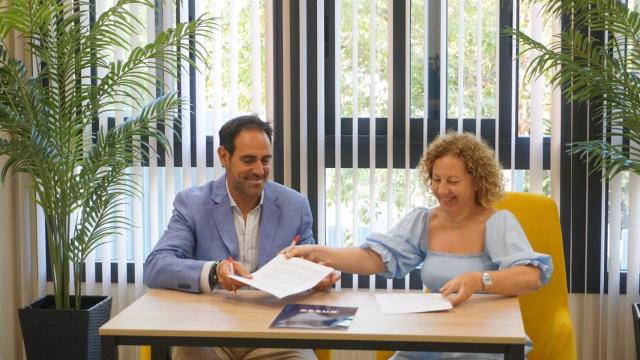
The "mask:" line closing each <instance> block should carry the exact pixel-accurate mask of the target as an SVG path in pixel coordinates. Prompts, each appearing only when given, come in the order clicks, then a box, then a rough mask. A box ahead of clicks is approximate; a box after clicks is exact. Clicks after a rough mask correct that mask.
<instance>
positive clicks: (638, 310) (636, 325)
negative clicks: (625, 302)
mask: <svg viewBox="0 0 640 360" xmlns="http://www.w3.org/2000/svg"><path fill="white" fill-rule="evenodd" d="M631 312H632V313H633V332H634V333H635V334H636V359H638V360H640V303H635V304H631Z"/></svg>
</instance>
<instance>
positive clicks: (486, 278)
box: [482, 271, 493, 291]
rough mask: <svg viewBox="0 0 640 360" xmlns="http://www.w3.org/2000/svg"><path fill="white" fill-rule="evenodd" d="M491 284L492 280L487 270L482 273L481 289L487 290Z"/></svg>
mask: <svg viewBox="0 0 640 360" xmlns="http://www.w3.org/2000/svg"><path fill="white" fill-rule="evenodd" d="M491 285H493V280H492V279H491V274H489V273H488V272H486V271H485V272H483V273H482V290H484V291H487V290H489V288H490V287H491Z"/></svg>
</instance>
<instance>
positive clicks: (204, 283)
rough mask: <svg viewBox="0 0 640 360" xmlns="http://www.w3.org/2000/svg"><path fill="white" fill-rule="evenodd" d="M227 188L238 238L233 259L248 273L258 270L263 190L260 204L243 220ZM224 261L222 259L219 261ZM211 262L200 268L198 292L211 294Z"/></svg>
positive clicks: (240, 211)
mask: <svg viewBox="0 0 640 360" xmlns="http://www.w3.org/2000/svg"><path fill="white" fill-rule="evenodd" d="M225 185H226V186H227V194H228V195H229V202H230V203H231V211H232V213H233V223H234V225H235V226H236V235H237V237H238V252H239V253H240V258H239V259H234V260H236V261H239V262H240V263H242V265H243V266H244V267H245V269H247V271H249V272H250V273H252V272H254V271H256V270H257V268H258V242H259V240H260V231H259V230H260V213H261V211H262V202H263V200H264V190H263V191H262V194H261V195H260V203H259V204H258V205H257V206H256V207H255V208H253V209H252V210H251V211H249V213H248V214H247V219H246V220H245V219H244V217H243V216H242V210H240V208H239V207H238V204H237V203H236V201H235V200H234V199H233V196H231V193H230V192H229V184H225ZM219 260H224V259H219ZM212 265H213V261H208V262H206V263H205V264H204V266H203V267H202V272H201V273H200V290H201V291H202V292H203V293H207V292H211V291H212V290H213V289H211V288H210V287H209V272H210V271H211V266H212Z"/></svg>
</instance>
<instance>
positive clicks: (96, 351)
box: [18, 295, 111, 360]
mask: <svg viewBox="0 0 640 360" xmlns="http://www.w3.org/2000/svg"><path fill="white" fill-rule="evenodd" d="M74 301H75V300H74V296H71V304H73V303H74ZM81 304H82V306H81V307H82V310H56V309H55V298H54V297H53V295H46V296H44V297H42V298H40V299H39V300H36V301H34V302H33V303H31V304H29V305H27V306H25V307H23V308H22V309H18V316H19V317H20V327H21V329H22V338H23V340H24V347H25V351H26V353H27V359H29V360H39V359H78V360H85V359H86V360H93V359H95V360H99V359H100V335H98V328H100V326H102V325H103V324H104V323H106V322H107V321H108V320H109V317H110V315H111V297H110V296H82V299H81Z"/></svg>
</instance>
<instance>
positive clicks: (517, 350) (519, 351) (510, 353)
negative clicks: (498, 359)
mask: <svg viewBox="0 0 640 360" xmlns="http://www.w3.org/2000/svg"><path fill="white" fill-rule="evenodd" d="M504 359H505V360H524V344H523V345H509V347H508V348H507V352H506V353H505V354H504Z"/></svg>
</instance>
